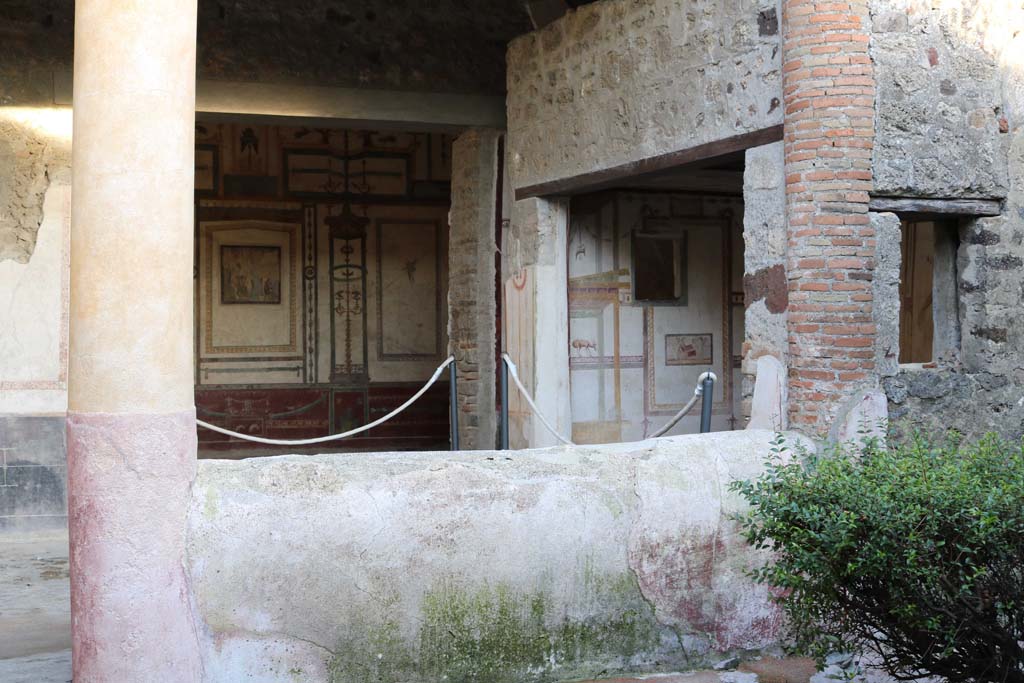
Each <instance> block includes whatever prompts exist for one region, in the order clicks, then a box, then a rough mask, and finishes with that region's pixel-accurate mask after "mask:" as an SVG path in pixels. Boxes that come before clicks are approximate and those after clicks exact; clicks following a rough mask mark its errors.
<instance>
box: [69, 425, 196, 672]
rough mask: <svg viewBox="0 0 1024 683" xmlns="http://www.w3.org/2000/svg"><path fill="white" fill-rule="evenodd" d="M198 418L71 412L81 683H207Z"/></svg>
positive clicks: (74, 607) (75, 638) (74, 591)
mask: <svg viewBox="0 0 1024 683" xmlns="http://www.w3.org/2000/svg"><path fill="white" fill-rule="evenodd" d="M195 419H196V418H195V412H194V411H187V412H182V413H173V414H165V415H146V414H140V415H109V414H95V413H70V414H69V415H68V421H67V437H68V521H69V525H70V533H71V615H72V626H71V629H72V668H73V671H74V678H75V683H94V682H95V683H100V682H103V683H109V682H112V681H125V682H126V683H127V682H128V681H140V682H141V681H146V682H147V683H162V682H164V681H167V682H171V681H175V682H178V681H180V682H185V681H189V682H191V681H199V680H201V679H202V664H201V661H200V656H199V642H198V637H197V635H196V627H195V622H194V621H193V617H192V612H191V608H190V600H191V598H190V591H189V587H188V580H187V578H186V574H185V568H184V559H185V521H186V514H187V509H188V503H189V496H190V488H191V485H192V481H193V479H194V477H195V472H196V431H195Z"/></svg>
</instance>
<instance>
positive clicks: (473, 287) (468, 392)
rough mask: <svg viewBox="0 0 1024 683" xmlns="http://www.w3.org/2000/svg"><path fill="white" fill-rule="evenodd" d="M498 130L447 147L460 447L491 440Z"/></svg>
mask: <svg viewBox="0 0 1024 683" xmlns="http://www.w3.org/2000/svg"><path fill="white" fill-rule="evenodd" d="M501 135H502V133H501V132H500V131H497V130H468V131H466V132H464V133H462V134H461V135H460V136H459V137H458V138H457V139H456V140H455V142H454V144H453V145H452V208H451V216H450V220H449V224H450V230H451V233H450V239H449V242H448V282H449V284H448V337H449V340H450V341H449V343H450V346H451V351H452V353H454V354H455V358H456V359H457V363H458V382H459V442H460V443H459V447H460V448H462V449H463V450H479V449H492V448H494V447H495V441H496V438H497V427H498V423H497V415H496V414H495V410H496V393H495V391H496V388H495V378H496V369H495V366H496V359H495V349H494V345H495V335H496V332H495V314H496V307H497V302H496V301H495V286H494V279H495V264H494V253H495V250H496V249H497V245H496V244H495V222H496V221H497V220H498V216H497V211H498V208H497V196H498V194H497V193H498V163H499V159H498V150H499V144H500V140H501Z"/></svg>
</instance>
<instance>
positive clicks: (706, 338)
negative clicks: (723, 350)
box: [665, 333, 715, 365]
mask: <svg viewBox="0 0 1024 683" xmlns="http://www.w3.org/2000/svg"><path fill="white" fill-rule="evenodd" d="M713 340H714V335H713V334H711V333H708V334H666V335H665V364H666V365H711V364H712V363H713V362H714V358H715V349H714V343H713Z"/></svg>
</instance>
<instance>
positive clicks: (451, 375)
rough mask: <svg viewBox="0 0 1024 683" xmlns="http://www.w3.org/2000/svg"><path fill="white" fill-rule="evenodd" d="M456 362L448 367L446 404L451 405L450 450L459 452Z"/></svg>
mask: <svg viewBox="0 0 1024 683" xmlns="http://www.w3.org/2000/svg"><path fill="white" fill-rule="evenodd" d="M456 364H457V363H456V361H452V363H451V365H449V366H448V392H449V396H448V402H449V404H450V405H451V423H452V450H453V451H457V450H459V385H458V381H459V379H458V371H457V370H456V368H455V366H456Z"/></svg>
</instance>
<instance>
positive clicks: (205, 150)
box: [195, 145, 220, 197]
mask: <svg viewBox="0 0 1024 683" xmlns="http://www.w3.org/2000/svg"><path fill="white" fill-rule="evenodd" d="M219 155H220V150H219V148H218V147H217V145H196V162H195V164H196V180H195V187H196V195H197V196H200V197H210V196H216V195H217V191H218V184H219V183H220V164H219V161H218V159H219Z"/></svg>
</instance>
